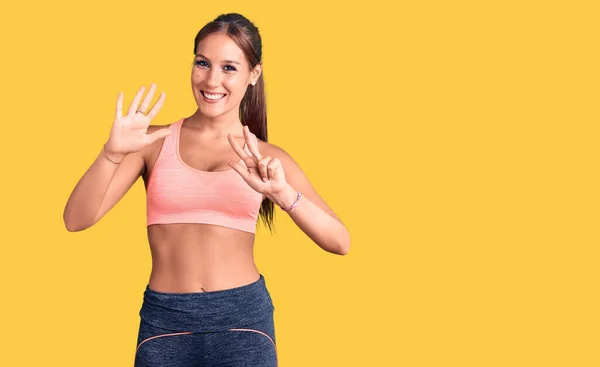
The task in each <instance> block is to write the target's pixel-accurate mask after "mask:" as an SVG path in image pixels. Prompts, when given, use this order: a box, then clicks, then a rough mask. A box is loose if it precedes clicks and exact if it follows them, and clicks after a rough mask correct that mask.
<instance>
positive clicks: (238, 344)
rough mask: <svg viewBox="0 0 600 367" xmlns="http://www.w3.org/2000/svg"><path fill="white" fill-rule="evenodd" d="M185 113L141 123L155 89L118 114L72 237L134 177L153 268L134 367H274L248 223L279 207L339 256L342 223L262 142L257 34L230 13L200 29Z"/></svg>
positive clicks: (343, 249)
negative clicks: (141, 187)
mask: <svg viewBox="0 0 600 367" xmlns="http://www.w3.org/2000/svg"><path fill="white" fill-rule="evenodd" d="M194 55H195V58H194V65H193V67H192V73H191V85H192V93H193V96H194V99H195V100H196V104H197V106H198V108H197V110H196V111H195V113H194V114H192V115H191V116H189V117H187V118H182V119H180V120H178V121H176V122H174V123H172V124H170V125H167V126H155V125H153V126H150V123H151V121H152V120H153V119H154V118H155V117H156V115H157V114H158V112H159V110H160V109H161V107H162V105H163V103H164V101H165V95H164V93H162V94H161V95H160V97H159V98H158V100H157V102H156V104H155V105H154V106H153V107H152V108H150V105H151V101H152V100H153V97H154V94H155V85H152V86H151V87H150V88H149V90H148V93H147V94H146V96H145V97H144V93H145V88H144V87H142V88H140V90H139V91H138V92H137V94H136V95H135V97H134V99H133V101H132V103H131V105H130V106H129V109H128V110H127V111H126V113H125V114H123V111H122V105H123V94H122V93H121V94H119V96H118V98H117V107H116V118H115V121H114V124H113V126H112V129H111V132H110V135H109V138H108V140H107V142H106V143H105V144H104V146H103V149H102V151H101V153H100V154H99V155H98V157H97V158H96V160H95V161H94V163H93V164H92V165H91V167H90V168H89V169H88V170H87V172H86V173H85V174H84V175H83V177H82V178H81V179H80V181H79V182H78V183H77V185H76V187H75V189H74V190H73V192H72V194H71V196H70V197H69V200H68V202H67V205H66V208H65V212H64V221H65V225H66V227H67V229H68V230H69V231H81V230H84V229H86V228H89V227H90V226H92V225H93V224H95V223H96V222H98V221H99V220H100V218H102V217H103V216H104V215H105V214H106V213H107V212H108V211H109V210H110V209H111V208H112V207H113V206H114V205H115V204H116V203H117V202H118V201H119V200H120V199H121V198H122V197H123V195H125V193H126V192H127V191H128V190H129V188H130V187H131V186H132V185H133V184H134V183H135V181H136V180H137V179H138V178H139V177H142V178H143V180H144V182H145V184H146V192H147V230H148V240H149V243H150V250H151V254H152V271H151V274H150V280H149V283H148V285H147V287H146V290H145V292H144V301H143V304H142V308H141V310H140V316H141V323H140V330H139V336H138V346H137V350H136V357H135V365H136V366H138V367H141V366H276V365H277V355H276V350H275V345H276V344H275V332H274V325H273V304H272V302H271V298H270V296H269V292H268V290H267V287H266V285H265V280H264V278H263V276H262V275H261V273H260V272H259V271H258V269H257V267H256V265H255V262H254V257H253V245H254V238H255V230H256V224H257V218H258V216H259V215H260V216H261V218H262V220H263V222H264V223H265V224H266V225H267V226H268V227H269V228H271V227H272V225H273V211H274V205H277V206H279V207H280V208H281V209H283V211H284V212H285V213H287V214H288V215H289V216H290V217H291V218H292V220H293V221H294V222H295V223H296V224H297V225H298V226H299V228H301V229H302V231H303V232H304V233H306V234H307V235H308V236H309V237H310V238H311V239H312V240H313V241H314V242H315V243H316V244H317V245H318V246H320V247H321V248H322V249H323V250H325V251H328V252H331V253H335V254H340V255H344V254H346V253H347V252H348V250H349V247H350V236H349V233H348V231H347V229H346V227H345V226H344V225H343V224H342V222H341V221H340V219H339V218H338V217H337V216H336V215H335V214H334V212H333V211H332V210H331V209H330V208H329V207H328V206H327V204H326V203H325V202H324V201H323V199H322V198H321V197H320V196H319V195H318V194H317V192H316V191H315V190H314V188H313V187H312V186H311V184H310V182H309V180H308V179H307V178H306V176H305V175H304V173H303V172H302V170H301V169H300V167H299V166H298V165H297V164H296V163H295V162H294V160H293V159H292V158H291V157H290V156H289V155H288V154H287V153H286V152H285V151H284V150H283V149H281V148H279V147H277V146H275V145H273V144H269V143H267V116H266V106H265V92H264V82H263V74H262V61H261V56H262V44H261V37H260V34H259V32H258V29H257V28H256V27H255V26H254V25H253V24H252V23H251V22H250V21H249V20H248V19H246V18H244V17H243V16H241V15H239V14H225V15H221V16H219V17H217V18H216V19H215V20H214V21H212V22H210V23H208V24H207V25H205V26H204V27H203V28H202V29H201V30H200V31H199V33H198V34H197V36H196V38H195V42H194Z"/></svg>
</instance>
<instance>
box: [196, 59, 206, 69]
mask: <svg viewBox="0 0 600 367" xmlns="http://www.w3.org/2000/svg"><path fill="white" fill-rule="evenodd" d="M194 64H196V65H198V66H202V67H208V63H207V62H206V61H204V60H196V61H195V62H194Z"/></svg>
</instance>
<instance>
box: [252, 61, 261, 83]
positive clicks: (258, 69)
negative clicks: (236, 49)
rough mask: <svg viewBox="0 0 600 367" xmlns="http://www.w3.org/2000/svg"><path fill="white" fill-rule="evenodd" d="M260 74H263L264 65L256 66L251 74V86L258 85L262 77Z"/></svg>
mask: <svg viewBox="0 0 600 367" xmlns="http://www.w3.org/2000/svg"><path fill="white" fill-rule="evenodd" d="M260 74H262V65H261V64H256V66H255V67H254V69H252V71H251V72H250V85H254V84H256V82H257V81H258V78H259V77H260Z"/></svg>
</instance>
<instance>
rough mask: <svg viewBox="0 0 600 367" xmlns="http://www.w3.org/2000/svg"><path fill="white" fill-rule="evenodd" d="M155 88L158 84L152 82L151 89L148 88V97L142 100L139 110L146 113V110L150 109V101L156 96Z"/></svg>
mask: <svg viewBox="0 0 600 367" xmlns="http://www.w3.org/2000/svg"><path fill="white" fill-rule="evenodd" d="M155 90H156V84H155V83H152V84H151V85H150V89H149V90H148V94H146V97H145V98H144V100H143V101H142V104H141V105H140V107H139V108H138V110H139V111H140V112H142V113H146V111H148V107H150V102H152V98H154V91H155Z"/></svg>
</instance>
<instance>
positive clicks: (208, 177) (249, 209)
mask: <svg viewBox="0 0 600 367" xmlns="http://www.w3.org/2000/svg"><path fill="white" fill-rule="evenodd" d="M182 123H183V119H181V120H179V121H177V122H175V123H173V124H171V126H169V129H171V131H172V132H173V133H172V134H171V135H169V136H167V137H166V138H164V141H163V144H162V148H161V150H160V152H159V154H158V157H157V159H156V162H155V163H154V168H153V169H152V173H151V174H150V178H149V180H148V185H147V187H146V214H147V225H148V226H150V225H152V224H168V223H203V224H213V225H218V226H222V227H228V228H233V229H237V230H240V231H245V232H251V233H255V232H256V220H257V218H258V212H259V209H260V204H261V202H262V194H260V193H258V192H256V191H254V190H253V189H252V188H251V187H250V186H248V184H247V183H246V182H245V181H244V179H242V178H241V177H240V175H239V174H238V173H237V172H236V171H234V170H233V169H228V170H226V171H215V172H209V171H201V170H198V169H195V168H193V167H190V166H188V165H187V164H186V163H185V162H183V160H182V159H181V156H180V154H179V136H180V133H181V125H182Z"/></svg>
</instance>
